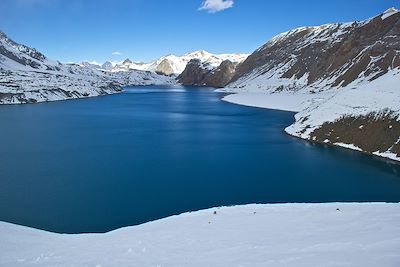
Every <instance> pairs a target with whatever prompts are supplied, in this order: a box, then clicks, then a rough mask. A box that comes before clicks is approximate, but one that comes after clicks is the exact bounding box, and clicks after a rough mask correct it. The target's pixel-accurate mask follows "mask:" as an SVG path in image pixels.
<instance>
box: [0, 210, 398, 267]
mask: <svg viewBox="0 0 400 267" xmlns="http://www.w3.org/2000/svg"><path fill="white" fill-rule="evenodd" d="M214 212H215V213H214ZM399 221H400V205H399V204H384V203H381V204H372V203H371V204H343V203H331V204H285V205H248V206H237V207H229V208H225V207H224V208H215V209H209V210H204V211H199V212H194V213H187V214H182V215H179V216H174V217H170V218H166V219H163V220H159V221H155V222H151V223H147V224H144V225H139V226H133V227H128V228H123V229H120V230H116V231H113V232H110V233H106V234H83V235H60V234H53V233H47V232H43V231H39V230H34V229H30V228H26V227H22V226H16V225H12V224H8V223H0V236H1V238H0V248H1V249H0V266H140V267H142V266H165V267H174V266H190V267H197V266H198V267H204V266H221V267H222V266H223V267H225V266H248V267H258V266H259V267H261V266H268V267H274V266H296V267H303V266H304V267H310V266H346V267H350V266H354V267H359V266H363V267H369V266H371V267H376V266H382V267H397V266H399V265H400V253H399V251H400V224H399Z"/></svg>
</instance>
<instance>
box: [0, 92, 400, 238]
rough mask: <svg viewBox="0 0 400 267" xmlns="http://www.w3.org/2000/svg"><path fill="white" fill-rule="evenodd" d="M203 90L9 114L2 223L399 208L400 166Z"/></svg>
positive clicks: (0, 185) (58, 228)
mask: <svg viewBox="0 0 400 267" xmlns="http://www.w3.org/2000/svg"><path fill="white" fill-rule="evenodd" d="M222 96H223V95H222V94H220V93H215V92H213V91H212V90H211V89H207V88H202V89H199V88H197V89H195V88H169V89H168V88H164V87H143V88H127V89H126V92H125V93H122V94H118V95H112V96H105V97H96V98H90V99H80V100H71V101H61V102H53V103H43V104H34V105H16V106H0V125H1V129H0V220H2V221H6V222H12V223H17V224H21V225H27V226H31V227H35V228H40V229H45V230H49V231H54V232H62V233H82V232H105V231H108V230H112V229H116V228H119V227H122V226H127V225H135V224H140V223H144V222H148V221H151V220H155V219H159V218H163V217H166V216H169V215H173V214H179V213H182V212H186V211H193V210H199V209H203V208H208V207H215V206H220V205H236V204H247V203H277V202H331V201H400V167H399V166H398V165H396V164H393V163H391V162H389V161H385V160H380V159H377V158H374V157H372V156H369V155H364V154H362V153H358V152H355V151H350V150H345V149H341V148H333V147H328V146H323V145H312V144H310V143H308V142H305V141H302V140H299V139H296V138H292V137H290V136H288V135H286V134H285V133H284V131H283V130H284V128H285V127H286V126H288V125H289V124H291V123H292V122H293V113H290V112H282V111H274V110H266V109H258V108H251V107H244V106H238V105H234V104H229V103H226V102H223V101H221V100H220V98H221V97H222Z"/></svg>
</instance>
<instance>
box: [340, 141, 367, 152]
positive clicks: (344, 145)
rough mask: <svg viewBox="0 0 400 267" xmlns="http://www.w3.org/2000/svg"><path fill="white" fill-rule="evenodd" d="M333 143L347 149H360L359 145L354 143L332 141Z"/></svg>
mask: <svg viewBox="0 0 400 267" xmlns="http://www.w3.org/2000/svg"><path fill="white" fill-rule="evenodd" d="M334 145H336V146H340V147H343V148H347V149H352V150H357V151H362V149H361V148H359V147H357V146H355V145H353V144H344V143H334Z"/></svg>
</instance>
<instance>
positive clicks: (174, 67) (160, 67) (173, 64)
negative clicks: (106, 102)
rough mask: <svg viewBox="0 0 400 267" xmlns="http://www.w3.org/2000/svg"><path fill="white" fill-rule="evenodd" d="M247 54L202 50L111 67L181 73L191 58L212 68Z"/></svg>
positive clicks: (121, 69) (123, 69) (116, 69)
mask: <svg viewBox="0 0 400 267" xmlns="http://www.w3.org/2000/svg"><path fill="white" fill-rule="evenodd" d="M247 56H248V55H247V54H221V55H214V54H211V53H209V52H207V51H204V50H202V51H196V52H192V53H189V54H185V55H183V56H175V55H167V56H163V57H161V58H159V59H157V60H154V61H152V62H148V63H143V62H141V63H137V62H133V61H131V60H129V61H127V60H125V61H124V62H122V63H119V64H117V65H116V66H115V67H114V68H113V71H126V70H145V71H153V72H156V73H158V74H162V75H167V76H172V75H179V74H181V73H182V72H183V71H184V70H185V68H186V65H187V64H188V63H189V62H190V61H191V60H193V59H198V60H200V61H201V62H204V63H208V64H210V65H211V66H213V67H214V68H217V67H218V66H219V65H220V64H221V63H222V62H223V61H225V60H230V61H232V62H235V63H236V62H241V61H243V60H244V59H245V58H246V57H247Z"/></svg>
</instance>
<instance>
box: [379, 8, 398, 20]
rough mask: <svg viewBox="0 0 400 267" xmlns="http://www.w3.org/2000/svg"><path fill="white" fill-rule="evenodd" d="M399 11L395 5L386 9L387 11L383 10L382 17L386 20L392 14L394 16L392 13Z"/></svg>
mask: <svg viewBox="0 0 400 267" xmlns="http://www.w3.org/2000/svg"><path fill="white" fill-rule="evenodd" d="M398 12H399V10H398V9H396V8H394V7H391V8H389V9H388V10H386V11H385V12H383V14H382V16H381V18H382V20H384V19H386V18H388V17H390V16H392V15H394V14H396V13H398Z"/></svg>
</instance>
